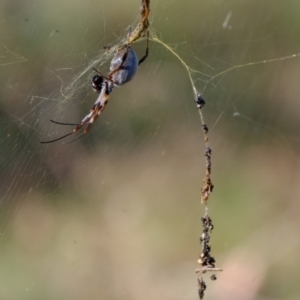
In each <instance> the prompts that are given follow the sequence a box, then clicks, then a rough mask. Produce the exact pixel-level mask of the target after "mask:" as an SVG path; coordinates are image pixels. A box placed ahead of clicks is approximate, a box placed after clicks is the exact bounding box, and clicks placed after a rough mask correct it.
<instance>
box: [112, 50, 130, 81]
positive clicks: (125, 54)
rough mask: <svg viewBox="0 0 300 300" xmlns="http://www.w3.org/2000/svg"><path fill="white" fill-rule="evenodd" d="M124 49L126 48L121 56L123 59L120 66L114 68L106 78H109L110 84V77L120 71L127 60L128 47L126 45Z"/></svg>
mask: <svg viewBox="0 0 300 300" xmlns="http://www.w3.org/2000/svg"><path fill="white" fill-rule="evenodd" d="M125 47H126V52H125V53H124V55H123V57H122V62H121V64H120V65H119V66H118V67H117V68H115V69H114V70H112V71H111V72H110V73H109V74H108V78H109V80H110V81H112V82H113V80H112V79H111V78H112V76H113V75H114V74H115V73H116V72H118V71H120V70H121V69H122V68H123V65H124V62H125V61H126V58H127V55H128V48H127V47H128V45H127V44H126V45H125Z"/></svg>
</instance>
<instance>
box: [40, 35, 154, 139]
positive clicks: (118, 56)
mask: <svg viewBox="0 0 300 300" xmlns="http://www.w3.org/2000/svg"><path fill="white" fill-rule="evenodd" d="M148 51H149V33H148V32H147V46H146V52H145V54H144V56H143V57H142V58H141V59H140V60H138V57H137V55H136V53H135V52H134V50H133V49H132V48H131V47H130V43H129V41H128V42H127V43H126V44H124V45H122V46H120V47H119V48H118V49H117V50H116V52H115V54H114V56H113V58H112V60H111V63H110V73H109V74H108V76H107V77H106V76H104V75H102V74H101V73H100V72H98V71H97V70H96V69H95V68H94V69H93V70H94V71H95V72H96V73H97V74H95V75H94V76H93V77H92V80H91V85H92V87H93V89H94V91H96V92H97V93H98V94H99V96H98V98H97V100H96V102H95V103H94V105H93V107H92V109H91V110H90V113H89V114H87V115H86V116H85V117H84V118H83V119H82V120H81V122H80V123H79V124H72V123H61V122H57V121H53V120H50V121H51V122H52V123H55V124H58V125H70V126H75V128H74V129H73V130H72V131H71V132H69V133H68V134H65V135H63V136H61V137H59V138H57V139H54V140H50V141H44V142H40V143H41V144H47V143H53V142H56V141H59V140H62V139H63V138H65V137H68V136H70V135H72V134H73V133H76V132H77V131H78V130H80V129H81V128H82V127H83V126H84V125H86V127H85V129H84V130H83V132H82V133H81V134H80V135H78V136H77V137H76V138H75V139H73V140H71V141H69V142H65V143H62V144H69V143H72V142H74V141H75V140H77V139H78V138H79V137H81V136H82V135H84V134H86V133H88V132H89V130H90V128H91V127H92V125H93V123H94V122H95V121H96V120H97V119H98V117H99V115H100V113H101V112H102V111H103V110H104V109H105V107H106V105H107V102H108V100H109V97H110V94H111V92H112V89H113V88H114V87H115V86H122V85H123V84H125V83H127V82H129V81H130V80H131V79H132V78H133V77H134V75H135V73H136V71H137V69H138V66H139V65H140V64H141V63H142V62H144V61H145V59H146V58H147V57H148Z"/></svg>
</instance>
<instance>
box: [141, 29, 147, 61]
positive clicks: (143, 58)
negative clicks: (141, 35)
mask: <svg viewBox="0 0 300 300" xmlns="http://www.w3.org/2000/svg"><path fill="white" fill-rule="evenodd" d="M148 53H149V31H147V47H146V53H145V55H144V56H143V57H142V58H141V59H140V60H139V65H140V64H141V63H142V62H144V61H145V59H146V58H147V57H148Z"/></svg>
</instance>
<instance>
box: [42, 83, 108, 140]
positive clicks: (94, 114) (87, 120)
mask: <svg viewBox="0 0 300 300" xmlns="http://www.w3.org/2000/svg"><path fill="white" fill-rule="evenodd" d="M104 85H105V86H104V88H103V89H102V91H101V93H100V95H99V97H98V98H97V100H96V102H95V104H94V105H93V107H92V109H91V110H90V113H89V114H88V115H86V116H85V117H84V118H83V119H82V120H81V122H80V123H79V124H71V123H61V122H56V121H53V120H50V121H51V122H52V123H55V124H58V125H75V126H76V127H75V128H74V129H73V130H72V132H69V133H67V134H65V135H63V136H61V137H59V138H57V139H54V140H50V141H45V142H40V143H41V144H48V143H53V142H57V141H59V140H62V139H63V138H65V137H68V136H70V135H72V134H73V133H76V132H77V131H78V130H80V129H81V128H82V127H83V126H84V125H86V124H87V126H86V127H85V129H84V131H83V132H82V133H81V134H80V135H79V136H77V137H76V138H75V139H73V140H71V141H70V142H65V143H62V144H69V143H72V142H74V141H76V140H77V139H78V138H79V137H81V136H82V135H84V134H87V133H88V132H89V130H90V128H91V127H92V125H93V124H94V122H95V121H96V120H97V119H98V117H99V115H100V113H101V112H102V111H103V110H104V109H105V107H106V105H107V102H108V99H109V96H110V92H111V91H110V89H109V83H108V81H105V82H104Z"/></svg>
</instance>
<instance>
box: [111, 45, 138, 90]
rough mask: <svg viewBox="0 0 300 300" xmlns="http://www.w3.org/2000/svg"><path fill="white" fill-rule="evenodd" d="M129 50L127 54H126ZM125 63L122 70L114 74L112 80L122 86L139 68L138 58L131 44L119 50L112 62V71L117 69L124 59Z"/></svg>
mask: <svg viewBox="0 0 300 300" xmlns="http://www.w3.org/2000/svg"><path fill="white" fill-rule="evenodd" d="M126 51H127V54H126ZM125 55H126V57H125V60H124V62H123V65H122V67H121V69H120V70H118V71H117V72H116V73H114V74H113V75H112V80H113V82H114V84H115V85H117V86H120V85H123V84H125V83H126V82H128V81H130V80H131V79H132V78H133V77H134V75H135V73H136V71H137V68H138V58H137V55H136V54H135V52H134V51H133V49H132V48H131V47H130V46H126V47H124V48H121V49H119V50H118V51H117V53H116V54H115V55H114V57H113V58H112V60H111V63H110V71H113V70H115V69H117V68H118V67H119V66H120V65H121V64H122V61H123V59H124V56H125Z"/></svg>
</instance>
